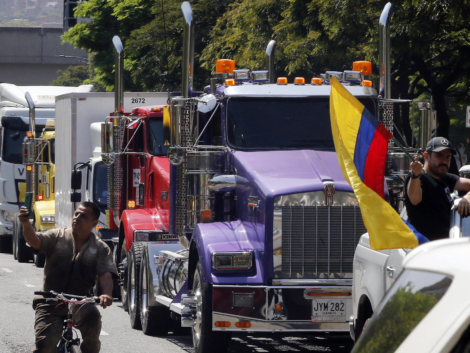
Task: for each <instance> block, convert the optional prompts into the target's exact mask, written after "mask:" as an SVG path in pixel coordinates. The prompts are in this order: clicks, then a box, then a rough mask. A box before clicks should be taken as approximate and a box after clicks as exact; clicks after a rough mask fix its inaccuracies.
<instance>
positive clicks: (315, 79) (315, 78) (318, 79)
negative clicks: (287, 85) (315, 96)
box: [312, 77, 322, 85]
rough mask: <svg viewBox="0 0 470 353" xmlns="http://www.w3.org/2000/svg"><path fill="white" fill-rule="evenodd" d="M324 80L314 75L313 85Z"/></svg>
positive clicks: (319, 83)
mask: <svg viewBox="0 0 470 353" xmlns="http://www.w3.org/2000/svg"><path fill="white" fill-rule="evenodd" d="M321 83H322V80H321V78H320V77H314V78H312V85H321Z"/></svg>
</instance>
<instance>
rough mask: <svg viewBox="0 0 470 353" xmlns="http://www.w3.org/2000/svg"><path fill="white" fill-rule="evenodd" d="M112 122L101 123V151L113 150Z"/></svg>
mask: <svg viewBox="0 0 470 353" xmlns="http://www.w3.org/2000/svg"><path fill="white" fill-rule="evenodd" d="M112 141H113V124H112V123H103V124H101V153H109V152H112V151H113V142H112Z"/></svg>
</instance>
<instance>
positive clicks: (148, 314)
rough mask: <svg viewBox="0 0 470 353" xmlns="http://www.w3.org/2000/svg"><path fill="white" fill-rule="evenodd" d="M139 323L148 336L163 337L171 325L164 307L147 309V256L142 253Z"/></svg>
mask: <svg viewBox="0 0 470 353" xmlns="http://www.w3.org/2000/svg"><path fill="white" fill-rule="evenodd" d="M139 281H140V310H139V311H140V322H141V324H142V331H143V332H144V334H146V335H148V336H165V335H167V334H168V330H169V328H170V327H171V325H172V320H171V317H170V309H168V308H167V307H166V306H163V305H162V306H154V307H149V298H150V295H151V294H150V291H149V286H151V285H152V284H151V283H150V281H149V266H148V255H147V252H145V251H144V253H143V255H142V262H141V265H140V278H139Z"/></svg>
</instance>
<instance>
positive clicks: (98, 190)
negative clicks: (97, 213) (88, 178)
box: [93, 162, 108, 213]
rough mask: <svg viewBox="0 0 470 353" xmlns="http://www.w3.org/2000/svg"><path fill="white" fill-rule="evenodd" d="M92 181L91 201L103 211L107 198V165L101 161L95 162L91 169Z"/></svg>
mask: <svg viewBox="0 0 470 353" xmlns="http://www.w3.org/2000/svg"><path fill="white" fill-rule="evenodd" d="M93 182H94V185H93V202H94V203H95V204H96V205H98V207H99V208H100V209H101V212H103V213H104V210H105V209H106V207H107V200H108V166H107V165H106V164H104V163H103V162H98V163H96V165H95V167H94V171H93Z"/></svg>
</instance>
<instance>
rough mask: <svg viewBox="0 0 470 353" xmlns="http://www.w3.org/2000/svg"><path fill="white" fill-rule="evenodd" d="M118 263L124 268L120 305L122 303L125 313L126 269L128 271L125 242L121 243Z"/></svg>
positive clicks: (126, 309)
mask: <svg viewBox="0 0 470 353" xmlns="http://www.w3.org/2000/svg"><path fill="white" fill-rule="evenodd" d="M120 262H121V263H122V266H123V267H124V268H123V270H122V278H121V279H122V284H121V303H122V308H123V309H124V310H125V311H128V310H129V307H128V305H127V304H128V303H127V300H128V298H127V269H128V262H127V254H126V242H125V241H124V242H123V243H122V247H121V259H120Z"/></svg>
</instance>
